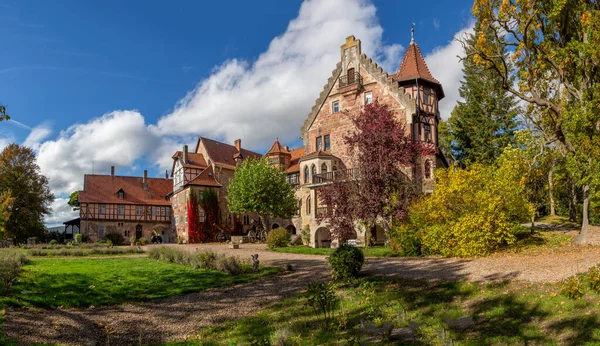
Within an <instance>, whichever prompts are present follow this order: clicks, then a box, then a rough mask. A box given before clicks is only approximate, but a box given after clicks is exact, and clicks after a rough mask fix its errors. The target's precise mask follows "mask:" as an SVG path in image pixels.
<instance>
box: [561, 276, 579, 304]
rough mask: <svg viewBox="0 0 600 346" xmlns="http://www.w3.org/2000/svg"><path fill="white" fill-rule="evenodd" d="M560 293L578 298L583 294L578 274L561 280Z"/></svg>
mask: <svg viewBox="0 0 600 346" xmlns="http://www.w3.org/2000/svg"><path fill="white" fill-rule="evenodd" d="M561 293H562V294H564V295H565V296H567V297H569V298H571V299H580V298H581V297H583V295H584V294H585V289H584V287H583V280H581V277H580V276H579V275H573V276H571V277H569V278H567V279H565V280H564V281H563V282H562V291H561Z"/></svg>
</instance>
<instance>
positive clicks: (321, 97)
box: [300, 62, 342, 133]
mask: <svg viewBox="0 0 600 346" xmlns="http://www.w3.org/2000/svg"><path fill="white" fill-rule="evenodd" d="M341 73H342V63H341V62H338V63H337V65H336V66H335V69H334V70H333V71H331V77H329V79H328V80H327V84H325V86H324V87H323V91H321V93H320V94H319V97H318V98H317V100H316V101H315V105H314V106H313V107H312V109H311V111H310V113H309V114H308V118H307V119H306V120H305V121H304V124H303V125H302V127H301V128H300V133H304V132H305V131H306V130H308V128H309V127H310V125H311V124H312V123H313V121H315V118H316V117H317V113H319V110H321V107H323V104H324V103H325V100H326V99H327V97H328V96H329V94H330V93H331V89H333V87H334V86H335V82H336V81H337V80H338V78H339V77H340V74H341Z"/></svg>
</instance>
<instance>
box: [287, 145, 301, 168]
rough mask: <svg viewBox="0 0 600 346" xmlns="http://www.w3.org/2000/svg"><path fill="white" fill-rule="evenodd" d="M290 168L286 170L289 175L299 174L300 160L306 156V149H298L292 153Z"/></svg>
mask: <svg viewBox="0 0 600 346" xmlns="http://www.w3.org/2000/svg"><path fill="white" fill-rule="evenodd" d="M290 154H291V155H292V157H291V158H290V166H289V167H288V168H287V169H286V171H287V172H288V173H292V172H297V171H299V170H300V158H301V157H302V155H304V148H297V149H293V150H292V151H290Z"/></svg>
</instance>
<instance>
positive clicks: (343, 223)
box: [317, 102, 434, 242]
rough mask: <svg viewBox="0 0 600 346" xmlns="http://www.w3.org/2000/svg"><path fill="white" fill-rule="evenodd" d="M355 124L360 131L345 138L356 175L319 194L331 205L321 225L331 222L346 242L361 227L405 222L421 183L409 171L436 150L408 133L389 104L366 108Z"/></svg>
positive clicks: (375, 104)
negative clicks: (401, 220) (411, 176)
mask: <svg viewBox="0 0 600 346" xmlns="http://www.w3.org/2000/svg"><path fill="white" fill-rule="evenodd" d="M352 121H353V123H354V126H355V131H354V133H352V134H351V135H350V136H346V137H345V138H344V142H345V144H346V146H347V147H348V153H349V154H350V156H351V157H352V161H353V162H352V168H353V170H352V173H351V174H348V175H347V178H346V179H342V180H339V181H334V182H332V183H330V184H327V185H324V186H322V187H320V188H319V190H318V194H317V195H318V198H319V200H320V201H321V203H322V204H323V205H326V206H327V208H326V212H324V213H323V214H321V215H320V217H319V219H320V220H319V221H326V222H328V223H329V225H330V229H331V233H332V236H333V237H335V238H337V239H338V240H339V241H341V242H344V241H345V240H347V239H349V238H350V235H352V234H354V232H355V231H354V230H355V226H356V225H358V224H362V225H363V226H364V227H365V228H366V230H367V232H369V231H370V230H371V229H372V227H374V226H375V225H376V224H382V226H384V229H389V226H390V224H391V221H392V219H393V218H402V217H403V216H404V215H405V213H406V210H407V207H408V205H409V204H410V201H411V200H412V199H413V198H414V197H415V196H416V195H417V193H418V191H419V189H418V188H417V184H418V181H417V180H411V179H410V178H409V177H408V176H407V175H406V174H405V172H408V171H410V170H412V168H413V167H414V166H415V164H416V163H417V162H418V159H419V158H420V157H421V156H422V155H429V154H432V153H433V152H434V148H433V147H432V146H431V145H424V144H422V143H421V142H418V141H414V140H413V139H412V138H410V137H409V136H408V135H407V132H406V129H405V127H404V125H403V124H402V123H400V122H399V121H398V120H397V119H396V116H395V115H394V112H393V111H392V110H391V109H390V108H389V106H388V105H385V104H380V103H378V102H375V103H372V104H369V105H366V106H365V107H364V108H363V110H362V111H361V112H360V114H358V115H356V116H354V117H353V118H352ZM403 170H404V171H403Z"/></svg>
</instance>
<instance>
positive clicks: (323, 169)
mask: <svg viewBox="0 0 600 346" xmlns="http://www.w3.org/2000/svg"><path fill="white" fill-rule="evenodd" d="M321 173H327V164H326V163H323V164H322V165H321Z"/></svg>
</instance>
